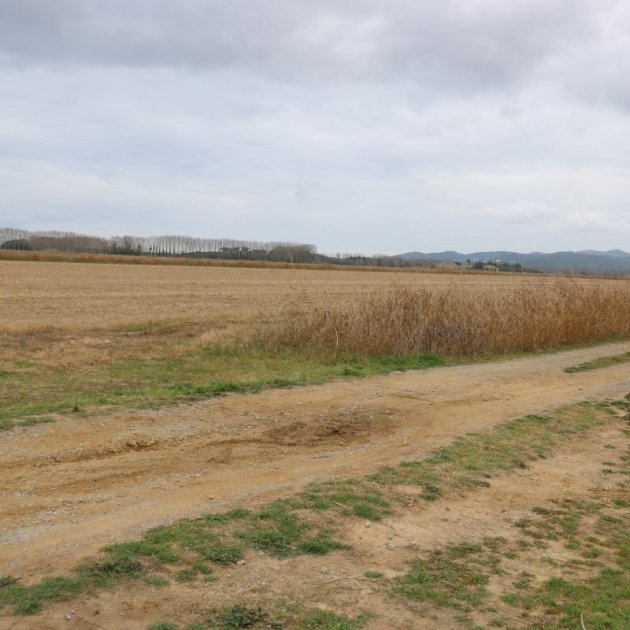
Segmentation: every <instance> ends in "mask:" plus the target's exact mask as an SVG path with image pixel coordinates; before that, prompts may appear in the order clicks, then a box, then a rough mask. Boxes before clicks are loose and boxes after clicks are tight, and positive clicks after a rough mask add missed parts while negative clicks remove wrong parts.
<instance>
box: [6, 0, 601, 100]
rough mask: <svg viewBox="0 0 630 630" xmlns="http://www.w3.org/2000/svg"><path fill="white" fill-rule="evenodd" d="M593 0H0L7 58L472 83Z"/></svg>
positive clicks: (582, 14)
mask: <svg viewBox="0 0 630 630" xmlns="http://www.w3.org/2000/svg"><path fill="white" fill-rule="evenodd" d="M602 10H603V9H602V2H601V1H600V0H518V1H513V2H509V3H506V2H504V1H503V0H447V1H442V2H412V1H409V0H392V1H390V2H389V3H387V4H385V3H383V2H380V1H376V0H361V1H359V0H335V1H333V0H321V1H319V2H313V1H311V0H270V1H268V2H252V1H251V0H230V2H225V1H224V0H180V1H178V2H172V1H170V0H144V1H142V2H140V1H138V2H127V1H123V0H56V1H55V2H41V1H40V0H4V1H3V2H2V3H1V4H0V50H2V51H3V53H4V55H5V58H6V59H7V60H8V62H19V63H26V60H30V63H35V64H40V65H48V64H54V63H84V64H86V63H87V64H104V65H109V64H122V65H131V66H140V67H146V66H163V67H175V68H181V67H185V68H190V69H193V70H228V71H231V70H239V71H243V72H253V73H256V74H262V75H266V76H268V77H271V78H274V79H280V80H290V81H309V80H317V81H333V82H334V81H337V80H347V79H361V80H365V79H374V80H410V81H417V82H428V83H430V84H438V85H442V86H445V87H448V88H450V89H471V88H475V89H479V88H483V87H488V86H490V87H492V86H495V85H502V84H505V83H511V82H513V81H514V80H518V79H519V78H520V77H522V76H527V74H528V73H529V72H531V71H532V70H533V69H534V68H536V67H537V66H538V65H540V64H541V63H543V62H544V61H545V60H546V59H548V58H549V57H552V56H553V55H554V54H556V53H557V52H558V51H561V50H562V49H563V48H564V47H566V46H567V45H568V44H570V43H571V42H578V41H581V40H589V39H592V38H597V36H598V34H597V31H596V29H595V27H594V26H593V25H594V24H595V23H596V20H594V19H593V17H594V16H596V15H597V14H598V13H601V12H602Z"/></svg>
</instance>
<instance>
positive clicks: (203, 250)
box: [0, 228, 422, 267]
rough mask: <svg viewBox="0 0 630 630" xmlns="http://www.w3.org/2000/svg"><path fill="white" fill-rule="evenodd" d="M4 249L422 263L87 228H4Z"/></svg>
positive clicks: (307, 247)
mask: <svg viewBox="0 0 630 630" xmlns="http://www.w3.org/2000/svg"><path fill="white" fill-rule="evenodd" d="M0 249H3V250H13V251H16V250H21V251H60V252H68V253H89V254H118V255H128V256H180V257H186V258H214V259H221V260H256V261H270V262H291V263H320V264H321V263H325V264H345V265H361V266H368V265H369V266H381V267H411V266H416V265H418V264H422V263H418V261H410V260H405V259H403V258H399V257H396V256H385V255H376V256H363V255H361V254H337V255H335V256H328V255H325V254H320V253H318V251H317V247H316V246H315V245H312V244H305V243H292V242H285V241H271V242H263V241H245V240H237V239H225V238H199V237H193V236H178V235H164V236H148V237H142V236H128V235H126V236H114V237H112V238H108V239H106V238H101V237H98V236H89V235H86V234H75V233H74V232H61V231H42V232H29V231H27V230H20V229H16V228H0Z"/></svg>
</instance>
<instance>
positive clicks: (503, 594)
mask: <svg viewBox="0 0 630 630" xmlns="http://www.w3.org/2000/svg"><path fill="white" fill-rule="evenodd" d="M621 461H622V462H624V464H623V466H624V468H625V469H626V470H628V469H629V468H630V459H628V458H622V459H621ZM623 472H624V471H623V470H619V471H618V473H619V474H623ZM625 492H626V491H625V488H623V487H621V486H617V487H616V489H615V490H614V491H613V490H611V491H610V492H607V493H606V495H604V496H602V498H601V500H597V501H589V500H577V499H558V500H555V501H552V502H551V504H550V505H549V506H544V507H537V508H534V509H533V510H532V512H531V514H530V515H529V516H527V517H524V518H522V519H520V520H519V521H517V522H515V523H514V526H515V527H516V529H517V532H518V534H517V536H516V537H515V538H514V537H513V538H511V539H510V540H509V542H508V541H507V540H504V539H501V540H500V541H499V540H497V541H495V542H494V543H493V542H492V541H483V543H482V544H474V545H473V544H469V545H465V544H464V545H460V546H458V547H452V546H446V547H443V548H439V549H436V550H433V551H431V552H429V553H427V554H425V556H424V557H422V558H420V559H418V560H417V562H416V565H415V566H414V568H413V570H412V571H410V572H409V573H408V574H406V575H404V576H402V577H401V578H399V579H398V580H396V581H395V590H396V592H398V593H399V594H401V595H403V596H405V597H407V598H411V599H414V600H421V601H430V602H431V603H433V605H435V606H447V607H450V608H454V609H457V610H462V609H463V610H464V611H467V610H468V609H470V610H475V611H476V612H477V613H488V612H490V611H492V612H493V613H497V612H499V615H498V616H497V615H495V616H494V617H493V621H492V625H494V626H497V627H513V619H514V616H513V613H512V614H506V616H505V618H503V617H502V614H501V608H500V605H502V604H504V605H506V606H508V607H509V608H512V609H514V608H516V609H520V610H521V612H522V614H523V618H524V619H527V627H528V628H536V629H540V630H542V629H543V628H562V629H567V630H568V629H570V628H571V629H572V628H580V627H586V628H588V629H589V630H590V629H593V628H594V629H601V630H603V629H605V628H619V629H621V628H627V627H630V535H628V531H630V513H629V512H628V510H626V509H624V507H625V506H623V507H619V506H618V503H619V500H620V499H621V501H624V500H625V499H623V496H624V494H625ZM611 493H612V496H611ZM528 540H533V541H534V543H535V544H534V545H531V544H530V543H528ZM550 542H552V543H553V545H550V544H549V543H550ZM539 546H540V547H543V548H547V553H548V554H551V555H539V554H538V552H537V551H536V549H537V547H539ZM497 549H501V550H502V552H503V553H502V555H497V554H496V552H497ZM563 549H564V550H565V551H562V550H563ZM524 550H525V551H526V552H528V556H527V558H528V559H527V568H528V571H527V572H523V571H521V572H519V573H518V574H516V575H514V576H513V577H512V578H511V579H509V578H507V577H506V576H508V575H509V571H510V569H509V568H506V567H504V566H503V564H504V563H505V558H513V557H515V556H516V555H520V556H522V555H523V552H524ZM517 552H518V554H517ZM584 558H587V559H588V561H584ZM521 566H522V564H521ZM549 566H551V567H554V570H555V571H556V572H558V573H560V572H561V574H558V575H554V576H552V577H546V576H547V575H548V572H549V569H548V567H549ZM512 570H513V569H512ZM586 571H588V572H587V573H585V572H586ZM493 574H499V575H501V579H500V581H499V582H496V583H495V584H494V588H493V589H492V590H493V591H495V594H494V595H493V596H491V595H490V589H486V588H485V585H486V584H488V583H489V581H490V580H491V579H492V576H493ZM536 575H538V579H536ZM541 576H542V579H541ZM496 591H498V592H496ZM492 597H495V598H496V599H495V601H496V602H497V603H496V604H493V602H492V601H491V599H492ZM497 604H498V607H497ZM466 623H467V625H468V626H471V625H472V621H471V620H469V621H467V622H466ZM518 627H520V626H518Z"/></svg>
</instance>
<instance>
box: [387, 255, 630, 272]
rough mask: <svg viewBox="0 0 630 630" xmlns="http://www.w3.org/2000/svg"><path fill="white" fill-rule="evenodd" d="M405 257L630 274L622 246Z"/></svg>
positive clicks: (629, 265)
mask: <svg viewBox="0 0 630 630" xmlns="http://www.w3.org/2000/svg"><path fill="white" fill-rule="evenodd" d="M399 256H400V257H401V258H404V259H406V260H446V261H451V262H459V263H463V262H466V261H471V262H478V261H482V262H489V263H492V262H496V263H499V262H500V263H513V264H514V263H518V264H520V265H522V266H523V267H526V268H528V269H533V270H537V271H577V272H585V273H630V253H628V252H626V251H624V250H621V249H611V250H607V251H598V250H592V249H591V250H579V251H571V250H567V251H557V252H552V253H549V254H547V253H544V252H529V253H520V252H512V251H507V250H495V251H479V252H471V253H466V254H462V253H460V252H457V251H454V250H447V251H442V252H429V253H424V252H418V251H413V252H406V253H404V254H399Z"/></svg>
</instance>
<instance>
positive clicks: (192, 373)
mask: <svg viewBox="0 0 630 630" xmlns="http://www.w3.org/2000/svg"><path fill="white" fill-rule="evenodd" d="M151 330H152V329H151ZM151 334H157V333H155V331H152V333H151ZM170 343H175V344H176V343H177V340H171V341H170ZM443 364H445V362H444V361H443V360H442V359H440V358H439V357H437V356H435V355H430V354H420V355H414V356H410V357H384V358H374V359H369V358H368V359H364V358H360V357H353V356H332V355H324V354H322V355H312V354H306V353H302V352H296V351H290V350H282V351H280V350H274V351H272V350H270V349H268V348H264V347H261V346H257V345H253V344H249V345H243V346H240V347H234V348H227V347H220V346H217V345H209V346H205V347H201V348H200V347H192V348H191V349H190V351H189V352H187V353H185V354H183V355H182V356H178V357H176V358H152V357H149V356H145V357H141V358H137V357H126V358H119V359H116V360H114V361H112V362H111V363H107V364H95V365H88V366H85V365H84V366H81V368H78V369H71V370H68V369H58V370H55V369H52V370H51V369H50V368H49V367H47V366H39V365H37V364H33V363H29V368H28V370H22V371H16V372H6V373H5V374H4V376H3V377H2V378H1V379H0V400H2V401H3V405H2V408H1V409H0V429H2V428H4V429H6V428H10V427H11V426H14V425H15V424H16V423H17V421H18V420H19V419H20V418H24V417H29V418H37V417H38V416H42V415H44V414H49V413H59V414H70V413H72V410H73V409H74V408H76V407H78V408H80V409H86V408H87V409H94V408H99V407H133V408H146V407H149V408H154V407H158V406H160V405H164V404H172V403H177V402H184V401H194V400H202V399H207V398H212V397H215V396H222V395H224V394H228V393H240V394H247V393H255V392H259V391H260V390H262V389H265V388H286V387H294V386H297V385H313V384H318V383H323V382H326V381H330V380H333V379H337V378H344V377H348V376H370V375H373V374H383V373H387V372H391V371H394V370H410V369H424V368H430V367H435V366H438V365H443Z"/></svg>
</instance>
